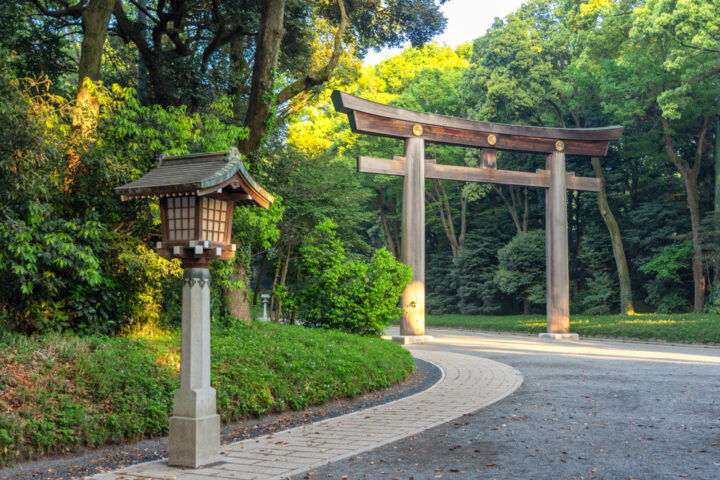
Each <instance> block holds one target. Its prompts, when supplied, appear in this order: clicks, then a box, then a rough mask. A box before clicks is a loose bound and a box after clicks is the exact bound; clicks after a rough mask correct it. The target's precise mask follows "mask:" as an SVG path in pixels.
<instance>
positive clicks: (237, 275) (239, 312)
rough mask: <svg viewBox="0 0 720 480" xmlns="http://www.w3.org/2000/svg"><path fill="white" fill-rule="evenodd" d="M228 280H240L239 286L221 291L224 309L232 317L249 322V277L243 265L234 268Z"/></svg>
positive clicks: (234, 281)
mask: <svg viewBox="0 0 720 480" xmlns="http://www.w3.org/2000/svg"><path fill="white" fill-rule="evenodd" d="M230 281H232V282H233V283H236V282H238V281H240V282H242V284H243V286H242V287H241V288H229V289H223V291H222V302H223V307H224V308H225V311H226V312H227V313H228V314H229V315H230V316H231V317H232V318H234V319H236V320H240V321H241V322H245V323H250V320H252V319H251V318H250V300H249V298H248V285H249V284H250V279H249V278H248V275H247V270H246V269H245V268H244V267H239V268H237V269H234V270H233V272H232V274H231V275H230Z"/></svg>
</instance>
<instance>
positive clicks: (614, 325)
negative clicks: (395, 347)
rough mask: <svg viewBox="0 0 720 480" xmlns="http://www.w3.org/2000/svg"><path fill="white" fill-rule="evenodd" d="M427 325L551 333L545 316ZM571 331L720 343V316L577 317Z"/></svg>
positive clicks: (457, 318)
mask: <svg viewBox="0 0 720 480" xmlns="http://www.w3.org/2000/svg"><path fill="white" fill-rule="evenodd" d="M426 326H430V327H453V328H463V329H471V330H472V329H478V330H496V331H501V332H526V333H534V334H537V333H544V332H547V320H546V319H545V316H544V315H543V316H541V315H507V316H480V315H429V316H427V317H426ZM570 331H571V332H573V333H577V334H579V335H580V336H601V337H613V338H633V339H640V340H665V341H668V342H683V343H715V344H718V343H720V315H715V314H710V313H685V314H673V315H668V314H665V315H663V314H635V315H598V316H592V315H584V314H583V315H573V316H571V317H570Z"/></svg>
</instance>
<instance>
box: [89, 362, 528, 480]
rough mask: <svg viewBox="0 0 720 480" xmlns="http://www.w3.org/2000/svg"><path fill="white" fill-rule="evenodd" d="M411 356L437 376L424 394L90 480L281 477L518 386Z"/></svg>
mask: <svg viewBox="0 0 720 480" xmlns="http://www.w3.org/2000/svg"><path fill="white" fill-rule="evenodd" d="M413 354H414V355H416V356H417V357H418V358H421V359H423V360H427V361H429V362H432V363H435V364H436V365H438V366H439V367H440V368H442V370H443V372H444V375H443V378H442V379H441V380H440V381H439V382H438V383H437V384H435V385H434V386H433V387H431V388H430V389H428V390H426V391H424V392H421V393H418V394H416V395H413V396H411V397H407V398H403V399H400V400H397V401H394V402H391V403H387V404H384V405H379V406H376V407H373V408H370V409H367V410H362V411H359V412H355V413H352V414H349V415H344V416H340V417H336V418H332V419H329V420H324V421H321V422H317V423H313V424H310V425H305V426H302V427H298V428H294V429H291V430H286V431H284V432H280V433H275V434H273V435H267V436H264V437H258V438H253V439H249V440H245V441H243V442H240V443H237V444H234V445H225V446H223V447H222V449H221V450H222V452H223V458H222V461H220V462H217V463H215V464H212V465H209V466H206V467H205V468H200V469H179V468H172V467H168V465H167V461H160V462H151V463H145V464H140V465H135V466H133V467H130V468H126V469H122V470H120V471H117V472H112V473H108V474H103V475H97V476H95V477H93V478H95V479H103V480H104V479H121V478H122V479H135V478H141V477H145V478H147V477H152V478H166V479H186V480H208V478H210V477H213V478H232V479H240V480H251V479H275V478H287V477H288V476H292V475H294V474H297V473H302V472H305V471H307V470H309V469H312V468H315V467H316V466H323V465H326V464H328V462H338V461H341V460H343V459H346V458H349V457H351V456H353V455H357V454H359V453H361V452H365V451H368V450H372V449H374V448H377V447H380V446H382V445H386V444H388V443H391V442H394V441H397V440H400V439H402V438H405V437H407V436H409V435H413V434H417V433H420V432H422V431H424V430H427V429H430V428H433V427H435V426H437V425H441V424H443V423H446V422H448V421H451V420H454V419H456V418H458V417H461V416H463V415H464V414H468V413H471V412H473V411H476V410H478V409H480V408H483V407H485V406H487V405H490V404H492V403H494V402H497V401H499V400H501V399H503V398H505V397H506V396H508V395H510V394H511V393H512V392H513V391H515V390H516V389H517V388H518V387H519V386H520V385H521V383H522V375H521V374H520V372H518V371H517V370H515V369H513V368H511V367H509V366H507V365H504V364H502V363H499V362H496V361H493V360H489V359H486V358H481V357H477V356H469V355H465V354H462V353H453V352H445V351H439V350H438V351H433V350H417V351H413Z"/></svg>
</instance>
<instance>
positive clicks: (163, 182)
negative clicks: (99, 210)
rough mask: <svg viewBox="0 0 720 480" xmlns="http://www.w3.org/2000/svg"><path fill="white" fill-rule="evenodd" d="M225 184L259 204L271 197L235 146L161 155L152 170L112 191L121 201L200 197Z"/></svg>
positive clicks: (269, 199)
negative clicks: (179, 196)
mask: <svg viewBox="0 0 720 480" xmlns="http://www.w3.org/2000/svg"><path fill="white" fill-rule="evenodd" d="M228 185H231V186H232V187H233V188H234V189H240V190H243V191H244V192H245V193H247V194H249V195H251V196H252V197H253V200H255V201H256V203H259V204H265V205H267V204H268V203H270V202H272V201H273V200H274V198H273V197H272V195H270V194H269V193H267V192H266V191H265V190H263V189H262V187H260V185H258V183H257V182H256V181H255V180H254V179H253V178H252V176H250V174H249V173H248V171H247V169H246V168H245V165H244V164H243V161H242V157H241V156H240V152H238V150H237V149H236V148H231V149H229V150H225V151H222V152H209V153H194V154H189V155H177V156H173V157H168V156H161V157H160V159H159V160H158V163H157V166H156V167H155V168H154V169H152V170H150V171H149V172H148V173H147V174H145V175H144V176H142V177H140V178H138V179H137V180H134V181H132V182H130V183H128V184H126V185H123V186H121V187H116V188H115V193H117V194H118V195H120V196H121V198H122V199H123V200H129V199H131V198H138V197H167V196H173V195H176V194H177V195H200V196H201V195H206V194H208V193H214V192H216V191H217V190H218V189H221V188H223V187H225V186H228Z"/></svg>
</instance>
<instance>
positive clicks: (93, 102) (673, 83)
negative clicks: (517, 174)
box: [0, 0, 720, 333]
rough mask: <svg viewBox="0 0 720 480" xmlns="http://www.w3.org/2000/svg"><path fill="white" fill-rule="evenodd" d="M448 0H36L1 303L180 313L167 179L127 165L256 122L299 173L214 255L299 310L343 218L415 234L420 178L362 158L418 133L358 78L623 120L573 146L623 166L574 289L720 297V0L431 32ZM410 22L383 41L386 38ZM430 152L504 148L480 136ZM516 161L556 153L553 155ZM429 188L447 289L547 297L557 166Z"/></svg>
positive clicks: (263, 143)
mask: <svg viewBox="0 0 720 480" xmlns="http://www.w3.org/2000/svg"><path fill="white" fill-rule="evenodd" d="M438 3H443V2H434V1H431V0H408V1H400V0H391V1H386V2H380V1H379V0H310V1H308V0H268V1H265V2H257V1H245V0H227V1H224V0H194V1H180V2H165V1H163V0H156V1H154V0H74V1H70V2H66V1H64V0H25V1H16V2H10V3H9V4H8V5H7V6H6V8H4V9H3V11H2V12H0V51H2V58H3V60H2V61H1V63H0V67H1V69H2V70H1V73H0V92H1V96H2V103H0V109H1V110H2V111H0V118H3V119H4V120H3V127H2V130H0V135H1V136H2V138H1V139H0V200H1V201H0V216H1V218H2V221H1V222H0V322H3V323H6V324H8V325H10V326H11V327H12V328H13V329H15V330H17V331H23V332H37V331H56V330H75V331H79V332H90V333H115V332H118V331H121V330H123V329H124V328H126V327H127V326H128V325H131V324H142V323H146V322H155V321H159V320H163V321H167V322H170V323H172V322H177V320H178V319H179V297H178V293H179V290H180V289H179V281H180V280H179V278H180V268H179V265H178V264H176V263H172V262H167V261H165V260H163V259H161V258H159V257H157V255H156V254H155V253H154V252H153V250H152V245H154V242H155V241H157V240H159V238H158V235H159V228H158V224H159V214H158V207H157V204H156V203H154V202H153V201H146V202H129V203H122V202H120V201H119V199H118V198H117V197H116V196H115V195H114V194H113V191H112V188H113V187H115V186H118V185H121V184H124V183H127V182H128V181H130V180H132V179H134V178H137V177H139V176H141V175H143V174H144V173H145V172H147V171H148V170H149V169H150V168H152V166H153V165H154V163H155V161H156V158H157V156H158V155H160V154H162V153H165V154H180V153H188V152H194V151H208V150H221V149H226V148H229V147H232V146H237V147H238V148H239V149H240V150H241V152H242V153H243V154H244V155H246V164H247V165H248V168H249V170H250V171H251V172H252V174H253V175H254V176H255V178H256V179H257V180H258V181H259V183H261V184H262V185H263V186H264V187H265V188H266V189H268V190H269V191H270V192H271V193H273V194H274V195H276V197H277V198H278V199H279V201H277V202H276V203H275V204H274V206H273V208H271V209H270V210H269V211H260V210H257V211H255V210H242V211H239V213H238V214H237V215H236V217H237V218H236V219H235V225H234V228H233V232H234V234H235V236H236V238H235V240H234V241H235V243H237V244H238V246H239V252H241V254H240V255H238V257H237V258H236V260H235V262H233V263H222V264H219V265H214V266H213V275H214V277H213V278H214V285H215V292H214V295H213V309H214V315H216V316H220V317H228V318H242V319H246V318H248V317H249V315H250V304H252V303H255V302H256V301H257V296H258V293H259V292H260V290H261V289H262V288H267V289H268V290H270V291H272V292H273V293H274V295H273V299H272V309H271V310H272V313H273V316H274V318H281V317H283V318H294V316H293V309H294V308H297V299H298V298H303V292H306V291H307V289H308V283H309V282H312V277H311V276H310V275H307V272H305V274H304V272H303V268H302V266H303V258H302V255H301V252H302V251H303V250H302V249H303V243H304V241H305V240H306V239H307V238H312V237H313V236H312V235H311V232H314V231H316V228H317V227H318V225H321V227H320V228H325V229H327V228H331V229H332V230H333V231H334V232H335V235H336V236H337V239H338V240H339V241H340V242H341V243H342V244H343V245H344V254H345V255H347V257H349V258H350V259H353V260H357V261H360V260H361V259H364V258H368V257H370V256H371V254H372V253H373V252H374V251H375V250H377V249H380V248H383V247H384V248H386V249H387V250H388V251H389V252H390V254H392V255H393V256H396V257H397V256H398V255H399V246H400V245H401V239H400V238H399V231H400V228H399V222H400V213H401V210H402V205H401V189H402V182H401V180H400V179H399V178H384V177H379V176H364V175H360V174H358V173H356V171H355V159H356V157H357V155H360V154H362V155H367V156H376V157H386V158H389V157H392V155H400V154H402V149H403V146H402V142H398V141H393V140H388V139H378V138H371V137H363V136H358V135H355V134H353V133H352V132H351V131H350V129H349V125H348V123H347V119H346V118H345V116H344V115H339V114H337V113H336V112H335V111H334V109H333V108H332V105H331V103H330V101H329V92H330V91H332V90H333V89H339V90H343V91H346V92H349V93H352V94H355V95H359V96H362V97H364V98H368V99H371V100H375V101H379V102H383V103H388V104H391V105H396V106H400V107H404V108H410V109H414V110H420V111H426V112H432V113H438V114H443V115H452V116H458V117H465V118H471V119H475V120H484V121H493V122H502V123H515V124H524V125H539V126H546V127H577V128H585V127H599V126H607V125H611V124H620V125H623V126H624V127H625V132H624V135H623V138H622V140H621V141H619V142H616V143H614V144H613V145H612V146H611V148H610V151H609V153H608V156H607V157H606V158H603V159H592V160H591V159H587V158H573V157H569V158H568V169H569V170H572V171H575V172H576V174H577V175H582V176H593V175H595V176H598V177H601V178H603V180H604V187H605V188H604V190H603V192H601V193H600V194H599V195H595V194H590V193H579V192H571V193H569V194H568V218H569V232H568V234H569V240H570V242H569V244H570V279H571V299H572V305H571V308H572V311H573V312H585V313H595V314H598V313H614V312H623V313H628V312H632V311H642V312H653V311H658V312H684V311H689V310H694V311H697V312H700V311H709V312H718V310H719V309H720V288H719V287H718V280H719V278H718V277H719V276H720V268H719V265H718V262H720V243H719V242H718V239H717V238H716V234H715V233H716V231H717V230H718V229H717V223H718V221H720V220H719V219H718V213H717V212H718V211H720V188H719V187H718V177H719V176H718V174H717V172H718V169H719V168H720V152H719V149H718V138H719V137H720V126H718V122H717V119H718V114H719V113H720V78H718V74H719V73H720V20H718V19H720V2H718V1H712V2H708V1H702V0H685V1H666V0H663V1H661V0H647V1H625V0H621V1H611V0H592V1H589V2H581V1H573V0H567V1H559V2H549V1H544V0H532V1H529V2H526V3H525V4H524V5H523V6H522V7H521V8H520V9H519V10H518V11H517V12H515V13H513V14H511V15H509V16H507V17H506V18H504V19H496V21H495V23H494V24H493V26H492V28H491V29H490V30H489V31H488V32H487V33H486V34H484V35H482V36H481V37H479V38H477V39H476V40H475V41H474V42H472V43H471V44H467V45H463V46H460V47H457V48H454V49H453V48H449V47H444V46H438V45H435V44H432V43H429V42H430V41H431V39H432V37H433V36H434V35H436V34H438V33H439V32H440V31H442V29H443V27H444V25H445V20H444V19H443V17H442V15H441V14H440V11H439V5H438ZM404 42H410V43H411V45H412V47H409V48H407V49H406V50H405V51H404V52H403V53H402V54H401V55H398V56H396V57H393V58H390V59H388V60H385V61H383V62H381V63H380V64H378V65H377V66H371V67H366V66H363V65H362V58H363V56H364V55H365V54H366V52H367V51H368V50H369V49H372V48H380V47H384V46H392V45H400V44H403V43H404ZM427 152H428V156H429V157H434V158H435V159H436V160H437V161H438V162H439V163H448V164H455V165H477V162H478V156H477V155H478V152H477V151H475V150H472V149H462V148H451V147H444V146H429V147H428V148H427ZM498 162H499V164H500V168H504V169H511V170H523V171H534V170H535V169H537V168H544V158H542V157H541V156H533V155H516V154H510V153H503V152H501V153H500V154H499V155H498ZM426 192H427V194H426V208H427V226H426V229H427V230H426V231H427V236H426V241H427V246H426V251H427V255H428V258H427V273H426V278H427V289H428V302H427V308H428V311H429V312H430V313H482V314H510V313H518V312H523V311H525V312H528V311H542V310H543V309H544V302H545V298H544V291H545V283H544V282H545V274H544V270H545V260H544V252H545V248H544V233H543V232H544V221H545V205H544V202H545V195H544V191H542V190H539V189H537V190H533V189H521V188H517V187H505V186H491V185H478V184H462V183H454V182H445V181H428V182H427V185H426ZM327 219H330V220H332V222H333V224H329V223H328V222H326V220H327ZM328 225H334V226H331V227H328ZM305 250H307V246H306V248H305ZM216 263H220V262H216ZM253 270H255V275H254V277H255V278H257V279H258V280H259V281H258V282H257V283H251V281H250V272H252V271H253ZM263 279H266V283H262V280H263Z"/></svg>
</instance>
